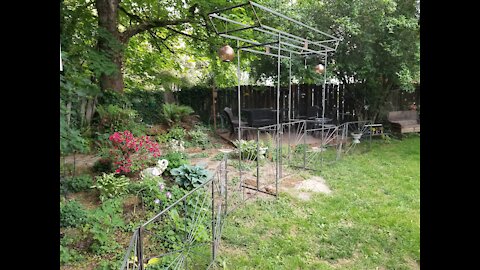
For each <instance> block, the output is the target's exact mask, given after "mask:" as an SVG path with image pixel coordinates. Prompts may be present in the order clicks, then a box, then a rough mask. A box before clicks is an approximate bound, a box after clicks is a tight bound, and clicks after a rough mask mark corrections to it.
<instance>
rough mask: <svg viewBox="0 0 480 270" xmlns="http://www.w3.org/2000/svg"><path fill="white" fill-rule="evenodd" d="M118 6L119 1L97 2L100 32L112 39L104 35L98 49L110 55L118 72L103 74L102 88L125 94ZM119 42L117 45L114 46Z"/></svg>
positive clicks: (100, 38)
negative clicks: (104, 32)
mask: <svg viewBox="0 0 480 270" xmlns="http://www.w3.org/2000/svg"><path fill="white" fill-rule="evenodd" d="M118 4H119V0H96V1H95V6H96V8H97V12H98V26H99V30H102V29H104V30H106V31H107V33H108V34H110V35H111V37H112V38H110V39H108V38H107V37H106V36H105V35H104V34H100V35H99V37H98V48H99V50H100V51H102V52H104V53H106V54H108V55H110V59H111V60H112V61H113V63H114V64H115V67H116V70H115V72H114V73H113V74H110V75H107V74H102V75H101V76H100V88H101V89H102V90H113V91H116V92H120V93H121V92H123V72H122V67H123V48H122V47H123V46H122V45H123V44H122V42H121V41H120V33H119V31H118ZM113 40H114V41H117V42H118V43H117V44H112V43H116V42H112V41H113Z"/></svg>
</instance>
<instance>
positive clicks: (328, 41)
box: [208, 1, 341, 57]
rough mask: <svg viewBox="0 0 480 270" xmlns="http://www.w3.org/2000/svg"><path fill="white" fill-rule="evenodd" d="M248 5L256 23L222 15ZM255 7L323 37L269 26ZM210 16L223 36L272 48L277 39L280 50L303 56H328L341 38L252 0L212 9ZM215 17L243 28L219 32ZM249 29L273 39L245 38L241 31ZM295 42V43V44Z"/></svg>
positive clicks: (219, 33)
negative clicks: (312, 38)
mask: <svg viewBox="0 0 480 270" xmlns="http://www.w3.org/2000/svg"><path fill="white" fill-rule="evenodd" d="M246 5H250V6H251V8H252V11H253V15H254V16H252V20H253V21H254V22H255V24H254V25H248V24H245V23H243V22H240V21H237V20H233V19H229V18H226V17H225V16H222V15H221V12H223V11H227V10H232V9H234V8H238V7H242V6H246ZM255 8H259V9H261V10H262V11H264V12H268V13H270V14H273V15H274V16H276V17H279V18H283V19H285V20H288V21H289V22H292V23H294V24H296V25H297V26H300V27H301V28H306V29H308V30H309V31H313V32H314V33H315V34H319V35H321V38H320V39H319V40H310V39H307V38H303V37H300V36H297V35H294V34H291V33H288V32H285V31H282V30H279V29H276V28H274V27H270V26H268V25H266V24H264V23H262V22H261V21H260V18H259V17H258V13H257V11H256V10H255ZM208 16H209V19H210V21H211V22H212V24H213V26H214V29H215V31H216V32H217V34H218V35H220V36H222V37H226V38H231V39H236V40H239V41H243V42H247V43H250V44H254V45H259V46H265V47H269V48H271V49H278V47H274V46H271V45H269V43H273V42H275V41H276V42H279V47H280V50H282V51H287V52H290V53H294V54H298V55H302V56H305V57H307V56H311V55H320V56H325V57H326V56H327V53H328V52H334V51H335V50H336V49H337V47H338V44H339V42H340V40H341V39H340V38H337V37H335V36H333V35H330V34H328V33H325V32H323V31H320V30H318V29H315V28H313V27H311V26H308V25H306V24H304V23H303V22H300V21H298V20H295V19H292V18H290V17H287V16H285V15H283V14H281V13H279V12H277V11H274V10H272V9H269V8H267V7H264V6H262V5H260V4H257V3H255V2H252V1H249V2H247V3H244V4H239V5H236V6H232V7H227V8H223V9H218V10H215V11H212V12H210V13H209V14H208ZM213 18H214V19H218V20H222V21H224V22H227V23H232V24H235V25H238V26H241V28H238V29H232V30H225V31H224V32H219V31H218V29H217V27H216V26H215V23H214V22H213V20H212V19H213ZM248 29H252V30H255V31H258V32H261V33H263V34H266V35H269V36H270V37H271V38H273V39H270V38H269V37H264V39H267V40H263V41H261V42H258V41H255V40H252V39H250V38H246V36H243V37H245V38H243V37H242V35H241V33H244V32H242V31H244V30H248ZM233 32H236V33H237V34H239V35H236V36H232V35H227V34H228V33H233ZM293 43H295V44H293ZM260 44H262V45H260ZM308 45H310V46H311V47H310V48H309V47H308ZM313 46H315V47H318V49H317V48H312V47H313ZM248 47H252V46H248ZM265 54H266V53H265ZM267 55H268V54H267Z"/></svg>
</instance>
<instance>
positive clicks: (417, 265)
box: [406, 257, 420, 270]
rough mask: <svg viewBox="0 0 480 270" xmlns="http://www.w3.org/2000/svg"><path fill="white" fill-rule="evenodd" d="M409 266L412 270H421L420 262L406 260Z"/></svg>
mask: <svg viewBox="0 0 480 270" xmlns="http://www.w3.org/2000/svg"><path fill="white" fill-rule="evenodd" d="M406 261H407V264H408V266H409V267H410V269H413V270H419V269H420V262H417V261H415V260H414V259H412V258H410V257H409V258H406Z"/></svg>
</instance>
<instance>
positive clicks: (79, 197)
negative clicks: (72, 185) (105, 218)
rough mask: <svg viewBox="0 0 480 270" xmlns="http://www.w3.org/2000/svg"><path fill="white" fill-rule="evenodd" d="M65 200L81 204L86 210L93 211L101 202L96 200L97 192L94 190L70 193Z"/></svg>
mask: <svg viewBox="0 0 480 270" xmlns="http://www.w3.org/2000/svg"><path fill="white" fill-rule="evenodd" d="M67 199H69V200H70V199H74V200H76V201H77V202H79V203H81V204H82V205H83V206H84V207H85V208H86V209H88V210H93V209H95V208H97V207H99V206H100V204H101V201H100V199H99V198H98V192H96V191H94V190H89V191H81V192H77V193H70V194H68V195H67Z"/></svg>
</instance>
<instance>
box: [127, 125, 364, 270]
mask: <svg viewBox="0 0 480 270" xmlns="http://www.w3.org/2000/svg"><path fill="white" fill-rule="evenodd" d="M371 123H372V122H371V121H369V120H367V121H354V122H347V123H344V124H342V125H339V126H336V125H326V124H323V123H320V124H319V123H318V121H310V120H297V121H292V122H288V123H282V124H280V125H271V126H266V127H261V128H246V129H245V130H243V131H244V132H247V133H248V136H249V137H250V138H253V139H254V140H250V141H244V143H243V144H241V145H240V146H239V147H238V148H237V149H236V150H235V151H233V152H232V153H230V156H232V157H234V158H232V159H228V158H227V157H228V154H227V153H224V157H223V160H222V161H221V162H220V164H219V165H218V166H217V167H216V169H215V172H214V173H213V175H212V177H211V178H210V179H209V180H207V181H206V182H205V183H203V184H202V185H200V186H198V187H196V188H194V189H193V190H191V191H190V192H189V193H187V194H186V195H184V196H183V197H182V198H180V199H179V200H177V201H176V202H174V203H173V204H171V205H170V206H168V207H167V208H165V209H164V210H163V211H161V212H160V213H158V214H157V215H155V216H154V217H152V218H151V219H150V220H148V221H147V222H145V223H144V224H143V225H141V226H140V227H139V228H137V229H136V230H135V231H134V234H133V236H132V238H131V240H130V244H129V246H128V248H127V251H126V253H125V256H124V259H123V263H122V266H121V270H130V269H135V270H137V269H139V270H143V269H210V268H214V267H215V266H216V265H215V263H214V262H215V258H216V256H217V254H218V252H219V244H220V240H221V235H222V229H223V226H224V224H225V218H226V217H227V215H228V214H229V213H231V211H233V210H234V209H236V208H237V207H239V206H240V205H242V204H243V203H244V202H245V201H246V200H247V199H249V198H253V197H254V196H255V194H257V192H260V193H266V194H269V195H273V196H278V188H279V184H280V183H281V181H282V180H283V179H285V178H286V177H288V176H290V175H291V174H292V172H293V171H292V170H291V168H292V167H297V168H302V169H310V170H319V169H321V167H322V166H324V165H328V164H331V163H333V162H336V161H337V160H339V159H340V158H341V157H342V156H343V155H346V154H352V153H354V152H356V151H360V152H364V151H368V150H369V149H370V143H371V134H372V133H371V127H370V124H371ZM356 132H358V133H359V134H360V135H359V136H358V137H357V138H355V137H354V135H353V134H354V133H356ZM362 141H363V142H362ZM228 168H233V170H232V169H228ZM229 171H230V172H231V173H229ZM246 190H250V192H246ZM252 192H253V193H252ZM246 193H247V194H250V195H249V196H248V195H246ZM252 194H253V195H252Z"/></svg>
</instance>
